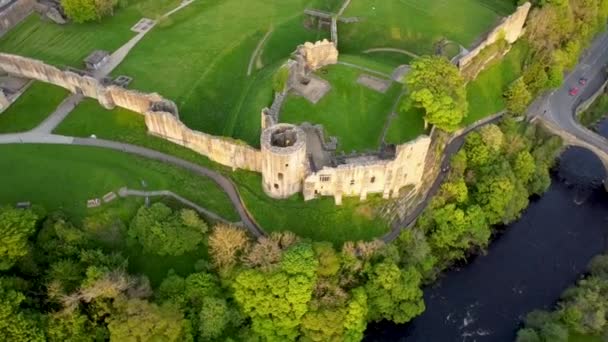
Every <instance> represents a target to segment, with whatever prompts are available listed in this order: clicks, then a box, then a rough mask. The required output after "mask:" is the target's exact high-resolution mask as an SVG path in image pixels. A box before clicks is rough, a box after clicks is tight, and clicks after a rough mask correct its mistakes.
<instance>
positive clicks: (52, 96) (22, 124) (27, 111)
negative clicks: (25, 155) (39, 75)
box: [0, 82, 69, 133]
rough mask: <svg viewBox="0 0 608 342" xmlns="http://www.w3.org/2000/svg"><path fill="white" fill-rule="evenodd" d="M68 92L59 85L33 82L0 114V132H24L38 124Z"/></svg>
mask: <svg viewBox="0 0 608 342" xmlns="http://www.w3.org/2000/svg"><path fill="white" fill-rule="evenodd" d="M68 93H69V92H68V91H67V90H65V89H63V88H61V87H56V86H54V85H50V84H47V83H42V82H34V83H33V84H32V85H31V86H30V87H29V88H28V89H27V90H26V91H25V92H24V93H23V94H22V95H21V96H20V97H19V98H18V99H17V101H15V103H13V104H12V105H11V106H10V107H9V108H8V109H7V110H5V111H4V112H2V113H1V114H0V133H14V132H24V131H29V130H30V129H32V128H34V127H36V126H38V124H40V123H41V122H42V121H44V119H46V117H47V116H49V115H50V114H51V113H52V112H53V111H54V110H55V108H57V106H58V105H59V104H60V103H61V101H63V99H64V98H66V96H67V95H68Z"/></svg>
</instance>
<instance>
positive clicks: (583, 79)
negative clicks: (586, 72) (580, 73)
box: [578, 77, 587, 86]
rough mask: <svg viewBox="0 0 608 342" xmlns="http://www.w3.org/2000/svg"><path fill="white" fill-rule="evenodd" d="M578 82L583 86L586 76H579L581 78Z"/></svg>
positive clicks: (585, 82)
mask: <svg viewBox="0 0 608 342" xmlns="http://www.w3.org/2000/svg"><path fill="white" fill-rule="evenodd" d="M578 84H580V85H582V86H584V85H585V84H587V79H586V78H584V77H581V78H580V79H579V80H578Z"/></svg>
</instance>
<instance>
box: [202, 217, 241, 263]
mask: <svg viewBox="0 0 608 342" xmlns="http://www.w3.org/2000/svg"><path fill="white" fill-rule="evenodd" d="M248 249H249V238H248V237H247V233H246V232H245V231H244V230H243V229H240V228H237V227H233V226H229V225H225V224H218V225H216V226H215V227H214V228H213V230H212V232H211V235H210V236H209V252H210V254H211V258H212V259H213V263H214V264H215V266H216V267H218V268H219V269H220V270H224V271H226V270H229V269H230V268H232V266H234V264H235V263H236V261H237V259H238V257H239V255H240V254H241V253H243V252H244V251H247V250H248Z"/></svg>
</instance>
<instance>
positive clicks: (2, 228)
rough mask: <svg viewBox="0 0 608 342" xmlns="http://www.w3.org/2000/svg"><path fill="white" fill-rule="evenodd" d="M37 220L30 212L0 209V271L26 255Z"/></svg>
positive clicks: (7, 208)
mask: <svg viewBox="0 0 608 342" xmlns="http://www.w3.org/2000/svg"><path fill="white" fill-rule="evenodd" d="M37 219H38V217H37V216H36V214H34V212H33V211H31V210H23V209H13V208H9V207H0V270H8V269H9V268H11V267H12V266H13V265H14V264H15V262H17V260H19V259H20V258H21V257H24V256H25V255H27V253H28V238H29V237H30V236H31V235H32V234H33V233H34V231H35V229H36V221H37Z"/></svg>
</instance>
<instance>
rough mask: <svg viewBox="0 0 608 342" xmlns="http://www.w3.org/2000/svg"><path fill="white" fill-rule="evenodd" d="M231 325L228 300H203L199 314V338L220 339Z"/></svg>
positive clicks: (208, 298)
mask: <svg viewBox="0 0 608 342" xmlns="http://www.w3.org/2000/svg"><path fill="white" fill-rule="evenodd" d="M229 323H230V310H229V309H228V304H226V300H224V299H221V298H214V297H206V298H203V301H202V304H201V310H200V312H199V322H198V327H199V337H201V338H202V339H203V340H205V341H207V340H211V339H215V338H218V337H220V336H221V335H222V333H223V332H224V329H225V328H226V327H227V326H228V324H229Z"/></svg>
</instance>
